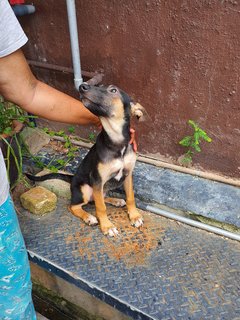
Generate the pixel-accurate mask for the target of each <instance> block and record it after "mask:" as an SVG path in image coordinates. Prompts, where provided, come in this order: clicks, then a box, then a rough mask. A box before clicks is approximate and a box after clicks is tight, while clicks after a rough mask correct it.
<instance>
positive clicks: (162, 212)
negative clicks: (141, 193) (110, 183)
mask: <svg viewBox="0 0 240 320" xmlns="http://www.w3.org/2000/svg"><path fill="white" fill-rule="evenodd" d="M138 207H139V208H140V209H143V210H147V211H151V212H153V213H156V214H159V215H161V216H164V217H166V218H169V219H173V220H177V221H179V222H183V223H186V224H188V225H190V226H193V227H197V228H200V229H203V230H206V231H209V232H213V233H216V234H219V235H221V236H224V237H227V238H230V239H233V240H237V241H240V235H239V234H237V233H233V232H229V231H226V230H223V229H220V228H217V227H213V226H210V225H208V224H205V223H202V222H199V221H195V220H192V219H189V218H186V217H182V216H179V215H176V214H174V213H171V212H169V211H166V210H162V209H159V208H157V207H153V206H149V205H144V204H143V205H141V203H139V204H138Z"/></svg>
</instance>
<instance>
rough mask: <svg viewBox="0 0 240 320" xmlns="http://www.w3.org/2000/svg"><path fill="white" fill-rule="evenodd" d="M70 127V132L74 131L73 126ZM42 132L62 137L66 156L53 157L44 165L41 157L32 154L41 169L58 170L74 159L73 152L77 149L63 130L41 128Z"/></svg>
mask: <svg viewBox="0 0 240 320" xmlns="http://www.w3.org/2000/svg"><path fill="white" fill-rule="evenodd" d="M69 129H70V127H69V128H68V131H71V132H72V133H73V132H74V131H75V129H74V127H71V129H70V130H69ZM43 131H44V132H46V133H47V134H49V135H50V137H53V136H58V137H62V138H63V140H64V142H63V147H64V148H65V149H66V151H67V152H66V156H67V159H56V157H53V158H52V159H51V161H50V162H49V163H48V164H47V165H46V164H45V163H44V162H43V161H42V160H41V157H39V156H33V155H31V157H32V159H33V161H34V162H35V164H36V165H37V166H38V167H39V168H41V169H44V168H46V169H49V170H51V171H52V172H58V170H61V169H63V168H64V167H66V165H67V164H68V163H69V162H70V161H71V160H73V159H74V157H75V152H76V151H77V150H78V148H77V147H75V146H74V145H73V144H72V142H71V140H70V137H69V136H68V135H67V134H66V133H65V131H64V130H60V131H53V130H50V129H49V128H44V129H43Z"/></svg>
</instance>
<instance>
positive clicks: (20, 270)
mask: <svg viewBox="0 0 240 320" xmlns="http://www.w3.org/2000/svg"><path fill="white" fill-rule="evenodd" d="M31 291H32V284H31V278H30V267H29V262H28V256H27V250H26V247H25V244H24V240H23V237H22V234H21V230H20V227H19V224H18V220H17V216H16V212H15V210H14V206H13V203H12V200H11V198H10V196H9V197H8V199H7V201H6V202H5V203H4V204H3V205H2V206H0V319H1V320H35V319H36V314H35V310H34V306H33V303H32V294H31Z"/></svg>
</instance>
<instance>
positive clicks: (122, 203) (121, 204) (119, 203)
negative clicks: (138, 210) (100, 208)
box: [114, 199, 126, 207]
mask: <svg viewBox="0 0 240 320" xmlns="http://www.w3.org/2000/svg"><path fill="white" fill-rule="evenodd" d="M125 205H126V201H125V200H124V199H116V202H115V203H114V206H115V207H124V206H125Z"/></svg>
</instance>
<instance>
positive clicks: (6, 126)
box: [0, 96, 33, 189]
mask: <svg viewBox="0 0 240 320" xmlns="http://www.w3.org/2000/svg"><path fill="white" fill-rule="evenodd" d="M29 118H33V117H32V116H29V115H28V114H27V113H26V112H25V111H23V110H22V109H21V108H19V107H18V106H17V105H16V104H14V103H12V102H9V101H6V100H5V99H4V98H3V97H1V96H0V144H1V147H2V152H3V155H4V160H5V164H6V168H7V174H8V179H9V182H10V184H11V189H12V188H14V186H15V185H16V184H17V183H18V181H20V180H21V179H22V178H23V175H22V148H21V142H20V140H19V136H18V135H17V133H16V130H14V127H15V129H16V128H17V127H18V126H19V124H18V125H17V122H15V123H14V121H18V123H19V122H21V123H23V122H25V123H27V124H28V125H29V126H32V122H29ZM20 127H21V126H20Z"/></svg>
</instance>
